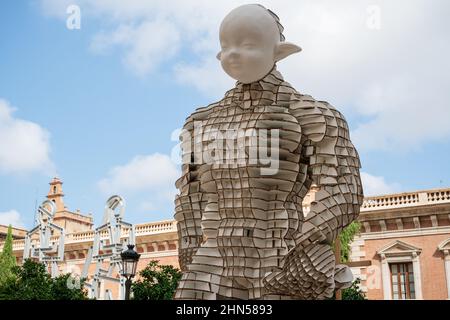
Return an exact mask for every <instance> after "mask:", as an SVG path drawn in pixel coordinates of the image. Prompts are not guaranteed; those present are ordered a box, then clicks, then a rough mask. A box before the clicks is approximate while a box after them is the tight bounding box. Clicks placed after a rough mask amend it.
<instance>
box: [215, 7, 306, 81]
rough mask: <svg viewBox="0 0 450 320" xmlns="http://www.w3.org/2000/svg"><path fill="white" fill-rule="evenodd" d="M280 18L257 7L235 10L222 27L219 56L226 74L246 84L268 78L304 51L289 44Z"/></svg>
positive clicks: (226, 18)
mask: <svg viewBox="0 0 450 320" xmlns="http://www.w3.org/2000/svg"><path fill="white" fill-rule="evenodd" d="M282 31H283V27H282V26H281V24H279V22H278V17H277V16H276V15H275V14H273V13H271V12H270V11H269V10H267V9H265V8H264V7H263V6H260V5H257V4H247V5H243V6H240V7H238V8H236V9H234V10H232V11H231V12H230V13H229V14H228V15H227V16H226V17H225V18H224V19H223V21H222V24H221V25H220V46H221V51H220V52H219V53H218V54H217V59H219V60H220V62H221V64H222V68H223V70H225V72H226V73H227V74H228V75H229V76H230V77H232V78H233V79H236V80H238V81H240V82H242V83H252V82H255V81H258V80H260V79H262V78H264V77H265V76H266V75H267V74H268V73H269V72H270V71H271V70H272V68H273V67H274V65H275V63H276V62H277V61H280V60H282V59H284V58H286V57H287V56H289V55H291V54H293V53H296V52H299V51H301V48H300V47H299V46H297V45H295V44H292V43H289V42H285V41H284V36H283V35H282Z"/></svg>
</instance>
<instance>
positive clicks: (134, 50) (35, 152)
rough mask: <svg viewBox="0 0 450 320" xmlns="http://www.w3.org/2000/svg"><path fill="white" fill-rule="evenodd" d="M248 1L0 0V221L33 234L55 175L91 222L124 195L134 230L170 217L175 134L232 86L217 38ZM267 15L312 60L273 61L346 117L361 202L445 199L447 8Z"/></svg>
mask: <svg viewBox="0 0 450 320" xmlns="http://www.w3.org/2000/svg"><path fill="white" fill-rule="evenodd" d="M244 3H246V2H245V1H227V2H225V1H223V2H215V1H214V3H212V2H209V3H208V2H204V1H194V0H192V1H171V2H170V3H169V4H167V3H166V4H164V3H163V2H162V1H137V0H132V1H127V2H120V1H98V2H92V1H91V2H89V1H75V0H74V1H64V0H61V1H56V0H42V1H37V0H35V1H7V2H6V1H4V2H2V4H1V5H0V224H6V223H13V224H15V225H21V226H24V227H26V228H30V227H31V226H33V217H34V210H35V206H36V201H37V202H38V203H40V202H42V201H43V200H44V198H45V195H46V194H47V192H48V188H49V185H48V182H49V181H50V180H51V178H52V177H53V176H54V175H58V176H59V177H60V178H61V179H62V180H63V181H64V186H63V187H64V192H65V194H66V197H65V202H66V205H67V206H68V207H69V209H71V210H75V209H80V210H81V211H82V212H85V213H88V212H92V213H93V214H94V220H95V223H96V224H99V223H100V222H101V217H102V216H103V206H104V203H105V201H106V199H107V198H108V197H109V196H110V195H112V194H115V193H119V194H121V195H123V196H124V197H125V199H126V201H127V211H126V213H125V219H126V220H128V221H130V222H133V223H143V222H148V221H156V220H162V219H170V218H172V215H173V200H172V199H173V196H174V192H175V189H174V186H173V185H174V182H175V179H176V178H177V175H178V172H177V171H178V166H177V165H176V164H174V163H173V162H172V161H171V160H170V155H171V152H172V149H173V148H174V146H175V145H176V142H175V141H173V140H172V139H171V135H172V133H173V132H174V130H176V129H177V128H180V127H181V126H182V125H183V121H184V119H185V118H186V117H187V116H188V115H189V114H190V113H191V112H192V111H193V110H194V109H195V108H197V107H199V106H204V105H207V104H209V103H212V102H214V101H217V100H218V99H220V98H221V96H222V95H223V93H224V92H225V90H226V89H228V88H230V87H231V86H233V83H234V81H232V80H231V79H229V78H228V77H227V76H226V75H225V74H224V72H223V71H221V69H220V64H219V62H218V61H217V60H216V59H215V55H216V53H217V50H219V43H218V35H217V33H218V32H217V31H218V25H219V24H220V21H221V19H222V18H223V17H224V16H225V15H226V13H227V12H228V11H229V10H231V9H232V8H234V7H236V6H237V5H239V4H244ZM261 3H262V4H263V5H265V6H266V7H269V8H270V9H272V10H273V11H274V12H276V13H277V14H278V15H279V16H280V18H281V23H282V24H283V25H284V27H285V35H286V40H288V41H292V42H295V43H298V44H299V45H300V46H301V47H302V48H303V51H302V52H301V53H300V54H298V55H294V56H292V57H289V58H288V59H286V61H283V62H281V63H280V65H279V69H280V71H281V72H282V73H283V75H284V76H285V79H286V80H287V81H289V82H291V84H293V85H294V87H295V88H297V90H298V91H300V92H302V93H308V94H312V95H313V96H314V97H316V98H317V99H320V100H327V101H329V102H330V103H331V104H333V105H335V106H336V107H337V108H338V109H340V110H341V111H342V112H343V113H344V114H345V116H346V118H347V120H348V122H349V124H350V129H351V131H352V138H353V140H354V142H355V145H356V146H357V148H358V150H359V153H360V156H361V161H362V164H363V168H362V171H363V180H364V183H365V189H366V190H365V191H366V193H367V194H382V193H389V192H398V191H411V190H418V189H428V188H439V187H450V173H449V169H448V160H449V158H450V157H449V156H450V126H449V120H450V103H449V101H450V100H449V98H450V93H449V90H448V88H449V85H450V76H449V74H450V67H449V62H448V52H449V48H450V43H449V37H448V34H447V33H446V32H448V31H446V30H449V29H450V28H449V27H450V26H449V24H450V23H449V22H448V20H447V19H446V15H445V12H449V9H450V6H449V4H448V3H446V2H445V1H438V0H436V1H419V0H417V1H415V0H414V1H398V2H396V3H395V4H391V3H390V2H389V1H367V2H366V1H356V0H355V1H349V2H346V4H345V5H337V4H334V3H333V2H332V1H324V2H321V4H320V5H319V4H316V3H315V2H314V1H288V0H286V1H281V2H280V1H264V2H261ZM70 4H76V5H78V6H79V8H80V10H81V28H80V29H74V30H70V29H68V28H67V27H66V20H67V18H68V17H69V15H70V14H67V13H66V9H67V7H68V6H69V5H70ZM399 17H401V19H400V20H399ZM373 19H375V20H373ZM377 19H378V20H377Z"/></svg>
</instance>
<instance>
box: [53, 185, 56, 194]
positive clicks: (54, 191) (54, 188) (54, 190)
mask: <svg viewBox="0 0 450 320" xmlns="http://www.w3.org/2000/svg"><path fill="white" fill-rule="evenodd" d="M55 193H56V186H53V194H55Z"/></svg>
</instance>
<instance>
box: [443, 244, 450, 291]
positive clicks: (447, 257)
mask: <svg viewBox="0 0 450 320" xmlns="http://www.w3.org/2000/svg"><path fill="white" fill-rule="evenodd" d="M444 263H445V279H446V280H447V299H450V250H448V249H446V250H444Z"/></svg>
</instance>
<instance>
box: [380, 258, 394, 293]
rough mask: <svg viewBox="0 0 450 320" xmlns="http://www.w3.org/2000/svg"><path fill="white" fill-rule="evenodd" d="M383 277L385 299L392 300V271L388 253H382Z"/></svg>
mask: <svg viewBox="0 0 450 320" xmlns="http://www.w3.org/2000/svg"><path fill="white" fill-rule="evenodd" d="M381 277H382V279H383V296H384V300H392V293H391V271H390V270H389V263H388V261H387V259H386V255H384V254H382V255H381Z"/></svg>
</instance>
